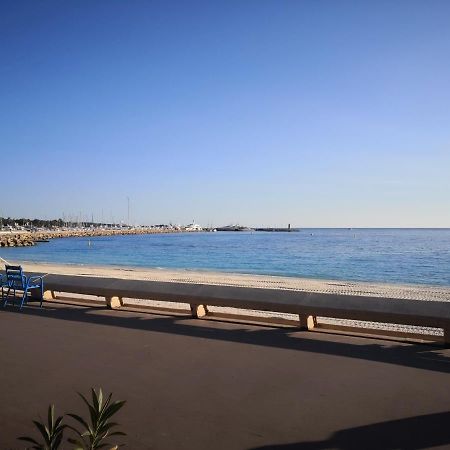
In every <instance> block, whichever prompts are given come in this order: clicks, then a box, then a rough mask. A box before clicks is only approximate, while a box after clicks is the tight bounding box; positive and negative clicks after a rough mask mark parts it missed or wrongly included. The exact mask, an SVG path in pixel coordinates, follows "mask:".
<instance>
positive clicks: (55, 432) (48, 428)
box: [19, 405, 67, 450]
mask: <svg viewBox="0 0 450 450" xmlns="http://www.w3.org/2000/svg"><path fill="white" fill-rule="evenodd" d="M62 421H63V416H60V417H58V418H57V419H56V420H55V405H50V406H49V407H48V412H47V425H45V424H44V423H42V422H38V421H37V420H33V423H34V425H35V426H36V428H37V429H38V430H39V433H40V434H41V436H42V438H43V439H44V443H42V444H40V443H39V442H37V441H36V440H35V439H33V438H31V437H29V436H21V437H19V439H20V440H21V441H25V442H30V443H31V444H34V445H33V447H32V448H33V449H35V450H57V449H58V448H59V446H60V445H61V442H62V438H63V433H64V429H65V428H66V427H67V425H64V424H63V423H62Z"/></svg>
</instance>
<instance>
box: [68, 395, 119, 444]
mask: <svg viewBox="0 0 450 450" xmlns="http://www.w3.org/2000/svg"><path fill="white" fill-rule="evenodd" d="M78 395H79V396H80V398H81V399H82V400H83V402H84V403H85V404H86V406H87V408H88V410H89V417H90V423H88V421H86V420H85V419H83V418H82V417H80V416H78V415H77V414H68V415H69V416H70V417H72V418H73V419H74V420H76V421H77V422H78V423H79V424H81V425H82V426H83V428H84V430H83V431H79V430H77V429H76V428H74V427H69V428H71V429H72V430H74V431H75V432H76V433H77V435H78V436H79V437H80V439H81V440H78V439H69V442H70V443H72V444H75V445H76V446H77V448H82V449H88V450H97V449H100V448H103V447H106V446H107V445H110V444H107V443H106V442H105V439H106V438H108V437H110V436H126V435H125V433H123V432H121V431H113V432H111V430H112V428H114V427H117V426H118V425H119V424H118V423H116V422H110V419H111V417H112V416H114V414H116V413H117V412H118V411H119V410H120V409H121V408H122V407H123V405H124V404H125V401H115V402H112V403H111V399H112V394H109V395H108V397H107V399H106V401H103V400H104V398H103V392H102V389H101V388H100V389H99V390H98V392H97V391H95V389H91V397H92V403H89V401H88V400H87V398H86V397H85V396H84V395H83V394H80V393H79V394H78Z"/></svg>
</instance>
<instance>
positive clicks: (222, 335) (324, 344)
mask: <svg viewBox="0 0 450 450" xmlns="http://www.w3.org/2000/svg"><path fill="white" fill-rule="evenodd" d="M0 312H8V313H16V314H26V315H31V316H39V317H45V318H50V319H57V320H67V321H71V322H84V323H92V324H101V325H106V326H111V327H125V328H130V329H136V330H147V331H152V332H157V333H172V334H177V335H182V336H190V337H198V338H202V339H211V340H221V341H230V342H238V343H244V344H251V345H259V346H267V347H276V348H283V349H289V350H298V351H302V352H313V353H320V354H326V355H335V356H344V357H347V358H356V359H363V360H368V361H378V362H383V363H388V364H395V365H400V366H406V367H413V368H417V369H423V370H431V371H435V372H444V373H450V358H449V357H448V356H446V355H445V354H443V351H444V349H439V348H433V347H430V346H429V345H424V344H394V343H392V342H389V344H387V343H386V342H384V343H383V341H382V340H381V342H380V341H377V340H370V342H371V343H370V344H362V342H368V341H369V340H367V339H364V338H356V337H355V338H350V337H346V338H343V337H342V336H339V335H334V336H332V335H329V334H328V335H327V337H325V336H324V335H323V334H321V335H320V336H319V334H318V333H317V334H315V333H313V332H301V331H294V330H293V329H292V328H272V327H260V326H252V325H243V324H240V325H241V327H243V328H240V329H236V328H235V327H233V328H229V327H227V328H224V327H223V326H220V322H217V321H207V320H202V319H193V318H192V317H190V316H158V315H153V314H151V313H142V312H139V313H137V314H138V315H136V313H134V312H126V311H124V312H122V311H112V310H109V309H106V308H101V307H72V306H67V305H64V304H58V306H53V305H49V304H48V303H47V304H46V305H45V306H44V308H39V307H34V306H27V307H26V308H24V309H22V310H19V308H17V307H14V306H7V307H6V308H2V307H0ZM222 324H223V322H222ZM352 340H353V342H350V341H352ZM372 342H373V343H372ZM449 427H450V425H449Z"/></svg>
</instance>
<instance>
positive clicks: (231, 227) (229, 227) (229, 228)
mask: <svg viewBox="0 0 450 450" xmlns="http://www.w3.org/2000/svg"><path fill="white" fill-rule="evenodd" d="M216 230H217V231H253V229H252V228H248V227H243V226H241V225H227V226H225V227H218V228H216Z"/></svg>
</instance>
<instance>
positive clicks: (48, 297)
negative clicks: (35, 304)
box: [42, 291, 56, 300]
mask: <svg viewBox="0 0 450 450" xmlns="http://www.w3.org/2000/svg"><path fill="white" fill-rule="evenodd" d="M42 297H43V298H44V300H54V299H55V298H56V295H55V291H44V295H43V296H42Z"/></svg>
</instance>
